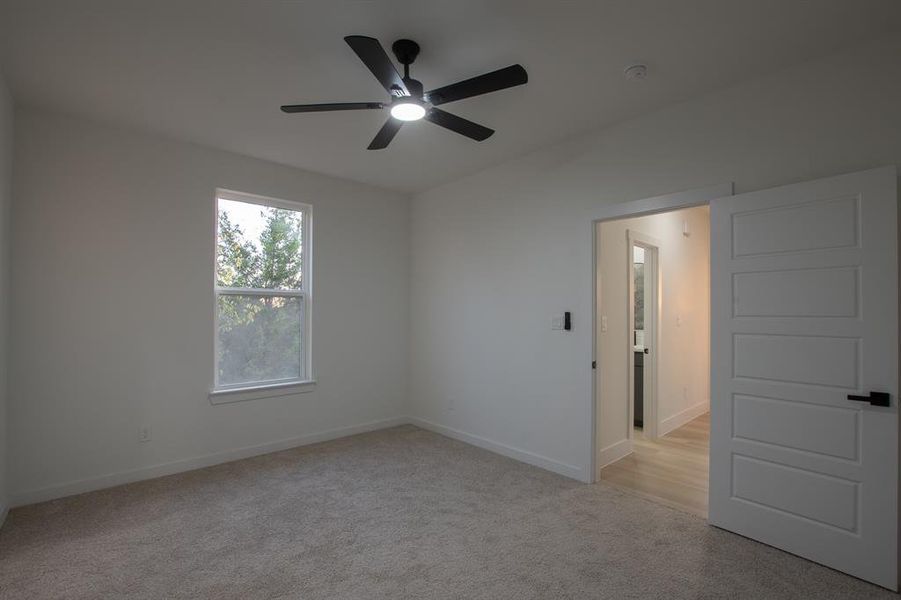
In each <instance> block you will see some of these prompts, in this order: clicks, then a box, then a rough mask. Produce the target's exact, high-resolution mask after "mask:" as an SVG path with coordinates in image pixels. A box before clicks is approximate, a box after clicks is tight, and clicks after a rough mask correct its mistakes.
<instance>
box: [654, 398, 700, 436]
mask: <svg viewBox="0 0 901 600" xmlns="http://www.w3.org/2000/svg"><path fill="white" fill-rule="evenodd" d="M709 410H710V400H705V401H703V402H698V403H697V404H695V405H694V406H689V407H688V408H686V409H685V410H683V411H680V412H677V413H676V414H674V415H673V416H671V417H667V418H665V419H663V420H662V421H660V430H659V431H658V434H659V435H661V436H664V435H666V434H668V433H669V432H670V431H675V430H676V429H679V428H680V427H682V426H683V425H685V424H686V423H688V422H689V421H693V420H694V419H697V418H698V417H700V416H701V415H703V414H704V413H706V412H708V411H709Z"/></svg>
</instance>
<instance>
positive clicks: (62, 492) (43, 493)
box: [11, 417, 408, 507]
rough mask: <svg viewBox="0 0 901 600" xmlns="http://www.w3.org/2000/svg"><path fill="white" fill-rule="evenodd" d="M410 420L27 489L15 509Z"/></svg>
mask: <svg viewBox="0 0 901 600" xmlns="http://www.w3.org/2000/svg"><path fill="white" fill-rule="evenodd" d="M407 423H408V420H407V419H406V418H405V417H394V418H391V419H382V420H379V421H370V422H368V423H361V424H359V425H350V426H348V427H339V428H337V429H329V430H326V431H320V432H317V433H308V434H306V435H302V436H299V437H295V438H289V439H285V440H278V441H275V442H268V443H265V444H259V445H257V446H248V447H245V448H237V449H235V450H226V451H223V452H215V453H213V454H206V455H203V456H197V457H194V458H187V459H183V460H177V461H173V462H169V463H163V464H159V465H153V466H149V467H142V468H139V469H132V470H129V471H121V472H119V473H110V474H108V475H102V476H100V477H92V478H90V479H81V480H77V481H70V482H67V483H63V484H61V485H54V486H50V487H46V488H40V489H34V490H26V491H24V492H19V493H15V494H13V495H12V499H11V506H14V507H15V506H24V505H26V504H33V503H35V502H44V501H46V500H53V499H55V498H62V497H64V496H72V495H75V494H83V493H85V492H91V491H94V490H100V489H104V488H108V487H113V486H117V485H122V484H125V483H132V482H134V481H142V480H144V479H154V478H156V477H164V476H166V475H174V474H175V473H182V472H184V471H193V470H195V469H202V468H204V467H210V466H213V465H218V464H222V463H227V462H232V461H235V460H241V459H243V458H250V457H252V456H259V455H261V454H269V453H271V452H278V451H280V450H288V449H290V448H296V447H298V446H307V445H309V444H316V443H319V442H326V441H329V440H334V439H338V438H342V437H347V436H349V435H356V434H358V433H366V432H368V431H376V430H378V429H388V428H390V427H397V426H398V425H405V424H407Z"/></svg>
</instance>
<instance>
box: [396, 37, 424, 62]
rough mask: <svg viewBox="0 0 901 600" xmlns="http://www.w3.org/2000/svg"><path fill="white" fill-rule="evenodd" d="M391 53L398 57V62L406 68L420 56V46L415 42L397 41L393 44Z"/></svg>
mask: <svg viewBox="0 0 901 600" xmlns="http://www.w3.org/2000/svg"><path fill="white" fill-rule="evenodd" d="M391 51H392V52H394V56H395V57H397V62H399V63H400V64H402V65H404V66H406V65H412V64H413V61H415V60H416V57H417V56H419V44H417V43H416V42H414V41H413V40H406V39H404V40H397V41H396V42H394V43H393V44H391Z"/></svg>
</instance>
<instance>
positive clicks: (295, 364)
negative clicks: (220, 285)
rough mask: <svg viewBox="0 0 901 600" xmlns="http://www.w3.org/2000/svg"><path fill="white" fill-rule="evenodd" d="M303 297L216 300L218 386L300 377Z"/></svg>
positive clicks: (227, 298) (221, 297) (247, 297)
mask: <svg viewBox="0 0 901 600" xmlns="http://www.w3.org/2000/svg"><path fill="white" fill-rule="evenodd" d="M303 302H304V301H303V298H300V297H297V296H233V295H220V296H219V306H218V310H219V347H218V348H217V349H216V351H217V353H218V356H217V358H218V369H219V385H220V386H229V385H236V384H246V383H259V382H266V381H270V382H271V381H278V380H284V379H302V378H303V377H304V368H303V364H304V361H303V358H302V357H303V349H302V348H301V340H302V339H303V337H302V332H303Z"/></svg>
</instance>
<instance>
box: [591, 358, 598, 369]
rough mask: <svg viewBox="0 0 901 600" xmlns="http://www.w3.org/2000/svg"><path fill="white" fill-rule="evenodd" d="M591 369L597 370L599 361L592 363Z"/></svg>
mask: <svg viewBox="0 0 901 600" xmlns="http://www.w3.org/2000/svg"><path fill="white" fill-rule="evenodd" d="M591 368H592V369H597V368H598V361H596V360H593V361H591Z"/></svg>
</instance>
